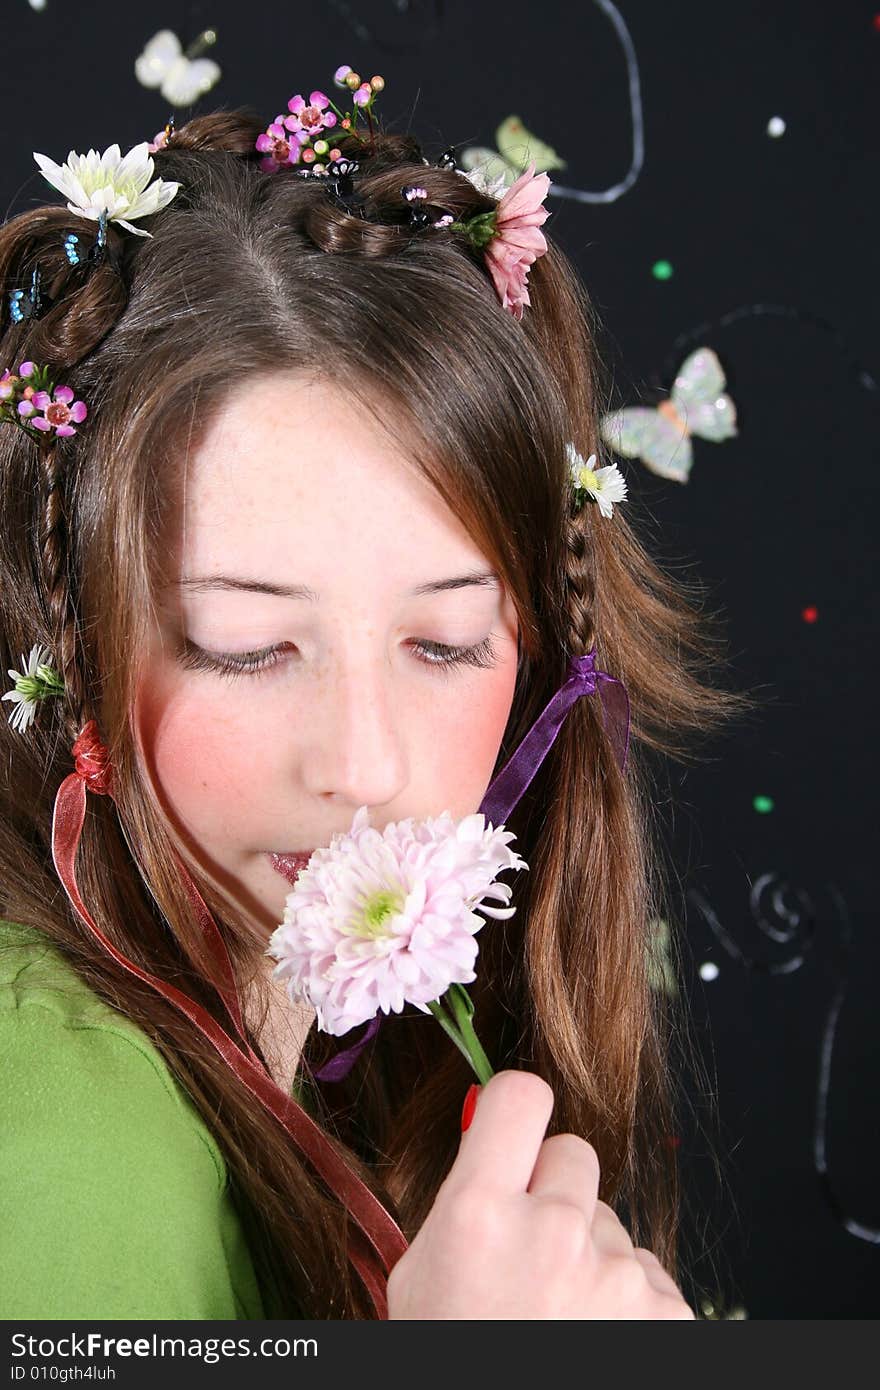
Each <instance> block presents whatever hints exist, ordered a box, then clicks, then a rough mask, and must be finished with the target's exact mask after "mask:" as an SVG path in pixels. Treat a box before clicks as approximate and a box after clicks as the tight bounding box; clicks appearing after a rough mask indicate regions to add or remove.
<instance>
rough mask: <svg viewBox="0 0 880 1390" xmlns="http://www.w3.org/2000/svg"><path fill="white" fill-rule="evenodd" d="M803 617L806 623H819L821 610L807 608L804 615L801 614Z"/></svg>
mask: <svg viewBox="0 0 880 1390" xmlns="http://www.w3.org/2000/svg"><path fill="white" fill-rule="evenodd" d="M801 617H802V618H803V620H804V622H805V623H815V622H818V620H819V610H818V608H805V609H804V611H803V613H801Z"/></svg>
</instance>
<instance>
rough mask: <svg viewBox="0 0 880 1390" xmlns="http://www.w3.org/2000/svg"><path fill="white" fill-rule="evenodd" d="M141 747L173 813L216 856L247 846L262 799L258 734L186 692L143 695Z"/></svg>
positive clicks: (139, 715)
mask: <svg viewBox="0 0 880 1390" xmlns="http://www.w3.org/2000/svg"><path fill="white" fill-rule="evenodd" d="M136 717H137V719H138V731H139V737H140V741H141V750H142V756H143V758H144V761H145V763H146V765H147V768H148V770H149V774H150V777H151V779H152V782H153V785H154V787H155V789H156V793H157V795H158V796H159V798H160V800H161V802H162V804H163V806H164V808H165V811H166V813H167V814H168V815H169V817H170V818H171V819H172V820H173V821H175V822H176V823H177V824H178V825H179V826H180V827H181V828H182V829H184V830H186V831H188V832H189V833H190V834H191V835H192V836H193V837H194V838H195V839H196V840H197V841H199V842H200V843H202V844H203V845H204V846H205V847H206V848H208V849H210V850H212V851H213V852H218V851H221V850H222V849H223V848H224V847H226V848H227V849H231V848H233V847H235V846H237V845H240V844H241V837H242V834H243V833H244V834H245V836H246V833H247V832H246V826H247V825H248V823H249V820H250V817H249V814H248V812H249V809H250V806H251V803H252V802H254V803H256V804H258V802H259V786H260V777H261V770H260V768H259V766H258V765H257V762H256V759H257V757H258V748H257V745H258V735H257V733H256V731H253V732H251V731H248V729H247V725H246V723H244V722H243V721H239V722H238V723H236V725H235V726H232V725H231V724H230V722H229V720H228V717H227V718H224V717H223V714H222V712H221V709H220V708H217V709H213V708H211V706H210V705H208V706H207V707H206V702H205V700H203V699H198V700H193V699H192V698H188V697H187V696H186V695H185V694H183V693H177V694H170V693H168V692H166V693H165V694H163V693H162V692H160V691H158V690H153V691H143V692H142V695H140V696H139V698H138V702H137V706H136Z"/></svg>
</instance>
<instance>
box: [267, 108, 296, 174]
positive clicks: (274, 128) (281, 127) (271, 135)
mask: <svg viewBox="0 0 880 1390" xmlns="http://www.w3.org/2000/svg"><path fill="white" fill-rule="evenodd" d="M285 121H286V117H285V116H284V115H283V114H282V115H280V116H276V117H275V119H274V121H273V122H272V124H271V125H270V126H267V127H266V130H265V132H264V133H263V134H262V135H258V136H257V139H256V148H257V149H258V150H259V151H260V154H262V155H264V156H265V158H264V159H261V160H260V168H261V169H262V170H263V172H264V173H266V174H274V172H275V170H276V169H284V168H286V167H287V166H288V165H290V164H299V147H300V141H299V138H298V137H297V136H296V135H291V133H290V132H289V131H288V130H287V129H286V127H285Z"/></svg>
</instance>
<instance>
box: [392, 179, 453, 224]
mask: <svg viewBox="0 0 880 1390" xmlns="http://www.w3.org/2000/svg"><path fill="white" fill-rule="evenodd" d="M400 192H401V195H402V197H404V198H405V199H406V201H407V203H408V204H409V220H410V225H411V226H412V227H415V228H417V229H418V228H420V227H429V226H430V227H448V226H449V224H450V223H451V222H454V221H455V218H454V217H453V215H452V213H451V212H449V211H448V209H447V208H438V207H436V206H434V205H433V204H431V203H429V202H428V190H427V189H426V188H422V186H421V185H420V184H416V183H410V184H403V185H402V187H401V190H400ZM436 213H439V216H434V214H436Z"/></svg>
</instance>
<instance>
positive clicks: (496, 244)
mask: <svg viewBox="0 0 880 1390" xmlns="http://www.w3.org/2000/svg"><path fill="white" fill-rule="evenodd" d="M549 191H550V179H549V178H548V176H547V175H546V174H536V173H535V165H534V162H533V163H531V164H530V165H529V167H528V169H526V171H525V173H523V174H520V176H519V178H518V179H517V180H516V181H515V182H514V183H512V184H511V185H510V187H509V188H508V190H507V192H506V193H505V194H504V196H503V197H502V198H501V200H500V202H499V204H498V207H497V209H496V213H495V235H494V236H493V237H492V240H491V241H490V242H489V243H488V245H487V246H486V251H485V254H486V264H487V265H488V268H489V273H490V274H491V276H492V283H493V284H494V286H495V289H496V290H497V292H498V296H499V298H500V300H501V307H502V308H503V309H509V310H510V312H511V313H512V314H513V316H514V318H516V319H522V316H523V305H528V304H531V300H530V299H529V292H528V288H527V282H528V273H529V267H530V266H531V265H532V264H533V262H534V261H536V260H537V259H538V257H539V256H543V255H544V253H545V251H546V250H547V241H546V239H545V237H544V233H543V232H541V231H539V230H538V229H539V227H541V226H542V225H543V224H544V222H546V220H547V218H548V216H549V209H547V208H545V207H543V206H542V204H543V202H544V199H545V198H546V197H547V194H548V192H549Z"/></svg>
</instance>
